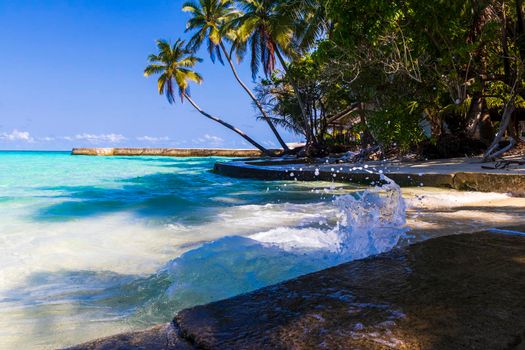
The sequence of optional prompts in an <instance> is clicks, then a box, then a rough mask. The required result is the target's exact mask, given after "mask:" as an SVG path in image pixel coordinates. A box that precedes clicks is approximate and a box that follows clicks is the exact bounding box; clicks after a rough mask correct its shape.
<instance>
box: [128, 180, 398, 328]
mask: <svg viewBox="0 0 525 350" xmlns="http://www.w3.org/2000/svg"><path fill="white" fill-rule="evenodd" d="M383 182H384V185H382V186H380V187H376V188H370V189H367V190H365V191H363V192H361V193H356V194H350V195H342V196H338V197H336V198H335V200H334V201H333V204H334V210H333V212H332V214H333V215H334V217H335V218H325V219H326V222H329V221H332V222H335V224H334V225H332V226H331V227H330V226H329V227H327V228H325V226H326V224H325V223H324V222H323V223H322V225H320V224H319V223H318V221H317V223H312V222H310V223H307V224H305V225H304V226H303V227H294V228H290V227H278V228H275V229H271V230H268V231H264V232H259V233H256V234H252V235H250V236H248V237H240V236H231V237H225V238H221V239H219V240H216V241H214V242H210V243H206V244H204V245H202V246H201V247H199V248H197V249H194V250H191V251H189V252H187V253H185V254H183V255H182V256H180V257H179V258H177V259H174V260H172V261H171V262H169V263H168V264H167V265H166V266H165V267H164V269H162V270H161V272H159V275H158V276H159V277H158V278H161V279H164V280H165V279H169V280H170V281H171V282H170V286H169V288H167V289H166V291H165V293H163V295H161V296H159V297H158V298H153V299H151V300H150V302H149V303H148V304H147V305H146V306H145V307H144V308H142V309H141V311H140V312H139V314H138V315H137V317H138V318H139V319H141V320H142V321H144V320H146V319H150V318H151V317H153V319H150V320H151V321H155V320H157V318H158V317H159V315H165V316H166V317H168V316H171V315H172V314H173V313H174V312H176V311H177V310H180V309H182V308H185V307H189V306H192V305H196V304H202V303H207V302H210V301H214V300H218V299H223V298H228V297H231V296H234V295H237V294H240V293H246V292H249V291H252V290H255V289H258V288H261V287H264V286H267V285H270V284H274V283H278V282H281V281H283V280H286V279H290V278H294V277H297V276H300V275H303V274H306V273H311V272H314V271H318V270H321V269H324V268H327V267H330V266H334V265H337V264H340V263H343V262H346V261H350V260H354V259H359V258H364V257H367V256H370V255H373V254H378V253H382V252H385V251H388V250H390V249H392V248H393V247H395V246H396V245H397V243H398V242H399V240H400V238H401V237H402V235H403V234H404V232H405V231H406V229H405V203H404V200H403V198H402V196H401V190H400V188H399V186H397V185H396V184H395V183H394V182H393V181H391V180H390V179H388V178H386V177H384V178H383ZM334 219H336V220H334Z"/></svg>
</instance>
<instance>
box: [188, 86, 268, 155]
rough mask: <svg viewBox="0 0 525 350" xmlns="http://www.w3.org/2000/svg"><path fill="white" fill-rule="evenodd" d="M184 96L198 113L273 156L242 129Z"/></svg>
mask: <svg viewBox="0 0 525 350" xmlns="http://www.w3.org/2000/svg"><path fill="white" fill-rule="evenodd" d="M184 97H185V98H186V99H187V100H188V101H189V102H190V103H191V105H192V106H193V107H194V108H195V109H196V110H197V111H199V113H200V114H202V115H203V116H205V117H206V118H209V119H211V120H213V121H215V122H217V123H219V124H222V125H223V126H225V127H227V128H228V129H230V130H232V131H234V132H236V133H237V134H239V135H240V136H241V137H242V138H244V139H245V140H246V141H248V142H249V143H251V144H252V145H253V146H255V147H256V148H257V149H258V150H260V151H261V152H263V153H264V154H265V155H267V156H274V154H273V153H272V152H270V151H269V150H267V149H266V148H264V147H263V146H261V145H260V144H258V143H257V142H256V141H255V140H253V139H252V138H251V137H250V136H248V135H246V134H245V133H244V132H243V131H242V130H240V129H237V128H236V127H234V126H233V125H231V124H229V123H227V122H225V121H223V120H221V119H219V118H217V117H214V116H212V115H210V114H208V113H206V112H205V111H203V110H202V108H200V107H199V105H198V104H197V103H195V101H193V100H192V99H191V97H190V96H188V94H184Z"/></svg>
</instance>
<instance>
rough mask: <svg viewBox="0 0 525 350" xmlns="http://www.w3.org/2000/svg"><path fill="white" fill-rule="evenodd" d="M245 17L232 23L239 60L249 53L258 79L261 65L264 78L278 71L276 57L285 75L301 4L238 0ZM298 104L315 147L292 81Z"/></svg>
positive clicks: (297, 92)
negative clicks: (276, 69) (286, 58)
mask: <svg viewBox="0 0 525 350" xmlns="http://www.w3.org/2000/svg"><path fill="white" fill-rule="evenodd" d="M238 3H239V6H240V7H241V10H242V12H243V14H242V15H241V16H240V17H238V18H235V19H234V20H232V23H231V26H232V27H234V28H236V34H237V37H236V40H235V48H236V50H237V54H238V56H239V58H242V57H243V56H244V55H245V54H246V52H247V51H248V50H249V51H250V53H251V61H250V66H251V70H252V77H253V78H254V79H255V78H256V77H257V73H258V71H259V68H260V66H261V65H262V68H263V71H264V74H265V75H266V76H268V75H270V74H271V73H272V72H273V71H274V69H275V62H276V57H277V59H278V60H279V63H280V64H281V66H282V68H283V69H284V71H285V73H286V74H287V75H288V76H289V77H290V75H289V74H288V65H287V63H286V60H285V59H284V56H285V55H286V56H289V57H291V56H293V55H294V50H293V44H294V38H295V35H294V34H295V32H294V31H295V30H296V29H298V26H297V20H298V18H299V17H300V16H299V15H298V8H299V6H301V5H300V3H301V2H300V1H285V0H238ZM290 82H291V85H292V87H293V89H294V92H295V96H296V98H297V102H298V104H299V107H300V110H301V114H302V117H303V123H304V129H305V130H307V133H306V138H307V143H316V142H317V141H316V138H315V135H313V133H312V132H311V128H310V118H309V117H308V114H307V112H306V108H305V106H304V103H303V100H302V98H301V95H300V93H299V89H298V87H297V84H296V83H295V82H294V81H293V79H292V78H291V77H290Z"/></svg>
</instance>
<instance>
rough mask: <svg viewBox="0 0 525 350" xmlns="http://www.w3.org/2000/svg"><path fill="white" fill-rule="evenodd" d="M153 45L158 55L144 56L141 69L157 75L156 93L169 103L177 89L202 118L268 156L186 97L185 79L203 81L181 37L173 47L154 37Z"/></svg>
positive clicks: (238, 132) (230, 126)
mask: <svg viewBox="0 0 525 350" xmlns="http://www.w3.org/2000/svg"><path fill="white" fill-rule="evenodd" d="M157 48H158V50H159V52H158V54H152V55H150V56H149V57H148V61H149V63H150V64H149V65H148V66H147V67H146V69H144V75H145V76H146V77H148V76H150V75H153V74H158V75H159V78H158V81H157V88H158V91H159V94H160V95H166V98H167V99H168V102H169V103H170V104H172V103H174V102H175V100H176V98H175V90H177V91H178V94H179V97H180V99H181V102H184V99H186V100H187V101H189V102H190V104H191V105H192V106H193V107H194V108H195V109H196V110H197V111H199V113H200V114H202V115H203V116H205V117H206V118H209V119H211V120H213V121H216V122H217V123H220V124H222V125H223V126H225V127H227V128H228V129H230V130H232V131H234V132H236V133H237V134H239V135H240V136H241V137H243V138H244V139H245V140H246V141H248V142H249V143H251V144H252V145H253V146H255V147H256V148H258V149H259V150H260V151H261V152H263V153H264V154H266V155H272V153H271V152H270V151H268V150H267V149H266V148H264V147H263V146H261V145H260V144H258V143H257V142H255V141H254V140H253V139H252V138H251V137H249V136H248V135H246V134H245V133H244V132H243V131H241V130H239V129H238V128H236V127H234V126H233V125H231V124H229V123H227V122H225V121H223V120H221V119H219V118H217V117H214V116H212V115H210V114H209V113H206V112H205V111H203V110H202V108H200V107H199V105H197V103H195V101H194V100H193V99H192V98H191V97H190V93H189V82H190V81H193V82H195V83H197V84H200V83H201V82H202V80H203V79H202V77H201V75H200V74H199V73H197V72H195V71H194V70H193V69H192V68H193V67H194V66H195V64H196V63H197V62H200V61H201V59H200V58H197V57H195V56H194V55H193V53H192V52H191V51H190V50H188V49H186V43H185V42H184V41H183V40H180V39H178V40H177V41H176V42H175V44H173V46H172V45H170V44H169V43H168V42H167V41H165V40H157Z"/></svg>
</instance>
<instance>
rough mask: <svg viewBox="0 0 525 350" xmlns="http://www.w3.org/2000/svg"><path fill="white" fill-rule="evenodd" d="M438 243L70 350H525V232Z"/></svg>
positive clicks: (355, 263) (375, 258)
mask: <svg viewBox="0 0 525 350" xmlns="http://www.w3.org/2000/svg"><path fill="white" fill-rule="evenodd" d="M513 230H516V231H501V230H500V231H486V232H479V233H475V234H458V235H451V236H445V237H439V238H435V239H430V240H428V241H424V242H421V243H416V244H414V245H410V246H407V247H403V248H398V249H394V250H392V251H390V252H388V253H384V254H380V255H376V256H372V257H369V258H366V259H362V260H357V261H352V262H349V263H345V264H342V265H339V266H336V267H333V268H329V269H326V270H323V271H320V272H316V273H313V274H309V275H305V276H301V277H298V278H295V279H292V280H289V281H286V282H283V283H280V284H277V285H273V286H269V287H266V288H262V289H260V290H257V291H254V292H251V293H247V294H244V295H240V296H237V297H234V298H230V299H226V300H222V301H218V302H213V303H210V304H207V305H202V306H196V307H193V308H190V309H186V310H183V311H181V312H179V313H178V314H177V315H176V316H175V318H174V320H173V321H172V322H171V323H169V324H164V325H158V326H155V327H153V328H150V329H148V330H145V331H140V332H133V333H127V334H121V335H116V336H112V337H109V338H103V339H99V340H95V341H93V342H89V343H85V344H81V345H78V346H75V347H72V348H70V349H75V350H80V349H86V350H87V349H90V350H94V349H248V348H249V349H289V348H294V349H322V348H324V349H429V350H430V349H451V350H452V349H525V317H523V315H524V314H525V298H524V297H523V290H525V234H524V233H523V230H524V228H513Z"/></svg>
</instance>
